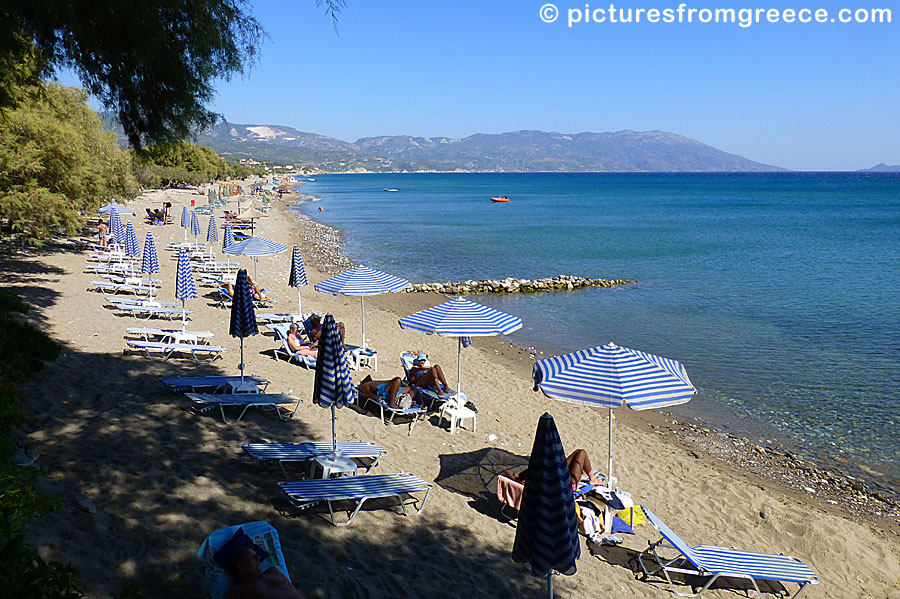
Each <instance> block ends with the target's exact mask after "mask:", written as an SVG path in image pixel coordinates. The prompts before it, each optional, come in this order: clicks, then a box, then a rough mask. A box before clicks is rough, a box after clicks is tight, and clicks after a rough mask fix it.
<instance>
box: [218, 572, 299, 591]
mask: <svg viewBox="0 0 900 599" xmlns="http://www.w3.org/2000/svg"><path fill="white" fill-rule="evenodd" d="M302 597H303V595H301V594H300V592H299V591H298V590H297V589H296V588H294V585H293V584H291V581H290V580H288V579H287V577H286V576H285V575H284V574H282V573H281V570H279V569H278V568H269V569H268V570H266V571H265V572H263V573H262V574H260V575H259V576H258V577H257V578H256V579H255V580H251V581H250V582H245V583H243V584H239V585H237V584H236V585H235V586H233V587H231V590H230V591H228V599H302Z"/></svg>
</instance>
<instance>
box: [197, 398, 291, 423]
mask: <svg viewBox="0 0 900 599" xmlns="http://www.w3.org/2000/svg"><path fill="white" fill-rule="evenodd" d="M186 395H187V396H188V398H189V399H190V400H191V401H192V402H193V403H194V407H195V408H197V410H198V411H201V412H204V411H206V410H208V409H210V408H214V407H216V406H218V407H219V410H220V411H221V412H222V420H223V421H224V422H225V424H230V423H229V422H228V420H227V419H226V418H225V406H238V407H243V408H244V409H243V410H242V411H241V415H240V416H238V417H237V420H235V422H240V420H241V418H243V417H244V414H246V413H247V410H249V409H250V408H252V407H258V408H263V409H269V410H274V411H275V413H276V414H278V418H279V419H280V420H282V421H284V420H285V417H284V415H282V413H281V411H279V409H278V406H280V405H285V404H292V403H296V405H295V406H294V411H293V412H291V413H290V416H288V419H290V418H293V417H294V414H296V413H297V408H298V407H300V404H301V403H302V401H301V400H299V399H297V398H295V397H291V396H290V395H285V394H283V393H215V394H214V393H187V394H186Z"/></svg>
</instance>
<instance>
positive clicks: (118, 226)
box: [109, 210, 125, 247]
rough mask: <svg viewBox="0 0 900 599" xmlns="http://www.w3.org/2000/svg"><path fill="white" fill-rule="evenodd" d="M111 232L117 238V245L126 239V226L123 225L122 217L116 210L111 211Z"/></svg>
mask: <svg viewBox="0 0 900 599" xmlns="http://www.w3.org/2000/svg"><path fill="white" fill-rule="evenodd" d="M109 234H110V235H111V236H112V238H113V239H114V240H115V242H116V243H115V245H116V247H118V246H119V244H120V243H124V241H125V227H123V226H122V219H121V218H119V213H118V212H117V211H115V210H113V211H112V212H110V213H109Z"/></svg>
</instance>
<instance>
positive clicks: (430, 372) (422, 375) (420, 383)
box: [407, 353, 450, 393]
mask: <svg viewBox="0 0 900 599" xmlns="http://www.w3.org/2000/svg"><path fill="white" fill-rule="evenodd" d="M427 361H428V356H427V355H426V354H423V353H420V354H419V355H417V356H416V359H415V360H413V365H412V368H410V369H409V374H408V375H407V376H408V378H409V382H410V383H412V384H414V385H416V386H417V387H424V388H426V389H428V388H435V389H437V390H438V391H439V392H440V393H446V392H447V389H449V388H450V387H449V386H448V385H447V379H446V378H444V371H443V370H442V369H441V367H440V366H439V365H438V364H435V365H434V366H425V363H426V362H427Z"/></svg>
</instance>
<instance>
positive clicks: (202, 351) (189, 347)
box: [125, 339, 226, 362]
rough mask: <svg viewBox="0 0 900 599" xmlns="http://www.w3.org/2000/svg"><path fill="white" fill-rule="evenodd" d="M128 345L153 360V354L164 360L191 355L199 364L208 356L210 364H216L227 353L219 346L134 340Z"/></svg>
mask: <svg viewBox="0 0 900 599" xmlns="http://www.w3.org/2000/svg"><path fill="white" fill-rule="evenodd" d="M126 343H127V344H128V349H129V350H135V351H139V352H143V353H144V354H145V355H146V356H147V357H148V358H152V357H153V354H157V353H159V354H162V355H163V359H164V360H168V359H169V358H171V357H172V356H173V355H175V354H191V357H192V358H194V360H195V361H197V362H200V361H201V360H200V357H201V356H206V357H208V358H209V361H210V362H214V361H215V360H218V359H219V358H221V357H222V354H223V353H225V351H226V350H225V348H224V347H221V346H218V345H199V344H196V343H173V342H163V341H136V340H133V339H130V340H128V341H127V342H126ZM125 351H128V350H125Z"/></svg>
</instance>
